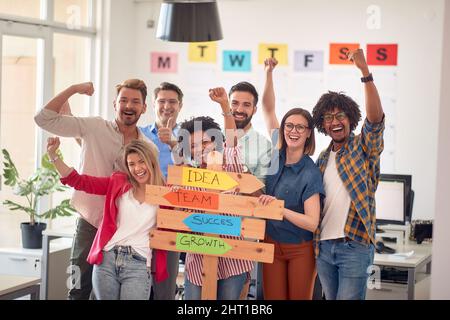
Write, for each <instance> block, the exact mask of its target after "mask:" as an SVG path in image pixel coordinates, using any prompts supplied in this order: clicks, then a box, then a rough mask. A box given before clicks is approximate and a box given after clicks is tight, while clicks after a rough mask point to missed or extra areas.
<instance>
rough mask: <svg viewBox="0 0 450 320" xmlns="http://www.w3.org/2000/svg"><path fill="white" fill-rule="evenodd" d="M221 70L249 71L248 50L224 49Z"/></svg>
mask: <svg viewBox="0 0 450 320" xmlns="http://www.w3.org/2000/svg"><path fill="white" fill-rule="evenodd" d="M223 71H241V72H250V71H251V52H250V51H224V52H223Z"/></svg>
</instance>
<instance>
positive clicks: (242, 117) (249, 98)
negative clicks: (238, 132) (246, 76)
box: [230, 91, 256, 130]
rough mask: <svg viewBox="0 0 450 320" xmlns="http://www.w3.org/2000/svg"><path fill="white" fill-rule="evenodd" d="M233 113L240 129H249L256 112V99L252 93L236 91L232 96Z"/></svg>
mask: <svg viewBox="0 0 450 320" xmlns="http://www.w3.org/2000/svg"><path fill="white" fill-rule="evenodd" d="M230 104H231V112H232V113H233V117H234V122H235V123H236V127H237V128H238V129H244V130H246V129H248V128H249V127H250V121H251V120H252V117H253V115H254V114H255V112H256V106H255V98H254V97H253V95H252V94H251V93H250V92H246V91H234V92H233V93H232V94H231V95H230Z"/></svg>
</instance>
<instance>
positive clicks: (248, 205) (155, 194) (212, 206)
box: [145, 185, 284, 220]
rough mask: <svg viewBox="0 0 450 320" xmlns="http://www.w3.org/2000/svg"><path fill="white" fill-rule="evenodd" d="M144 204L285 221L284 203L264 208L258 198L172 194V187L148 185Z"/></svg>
mask: <svg viewBox="0 0 450 320" xmlns="http://www.w3.org/2000/svg"><path fill="white" fill-rule="evenodd" d="M145 201H146V202H147V203H150V204H154V205H163V206H172V207H177V208H189V209H195V210H207V211H209V212H217V213H231V214H236V215H240V216H244V217H257V218H265V219H272V220H283V209H284V201H282V200H274V201H272V202H271V203H270V204H268V205H267V206H263V205H261V204H259V202H258V198H256V197H248V196H236V195H231V194H221V193H212V192H204V191H190V190H184V189H180V190H178V191H177V192H172V191H171V189H170V188H169V187H161V186H153V185H147V188H146V192H145Z"/></svg>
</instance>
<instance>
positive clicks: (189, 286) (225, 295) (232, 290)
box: [184, 272, 247, 300]
mask: <svg viewBox="0 0 450 320" xmlns="http://www.w3.org/2000/svg"><path fill="white" fill-rule="evenodd" d="M246 281H247V273H246V272H244V273H242V274H239V275H237V276H232V277H229V278H227V279H222V280H218V281H217V300H238V299H239V296H240V295H241V291H242V288H243V287H244V284H245V282H246ZM201 298H202V287H200V286H196V285H195V284H193V283H192V282H190V281H189V280H188V278H187V277H186V276H185V277H184V300H201Z"/></svg>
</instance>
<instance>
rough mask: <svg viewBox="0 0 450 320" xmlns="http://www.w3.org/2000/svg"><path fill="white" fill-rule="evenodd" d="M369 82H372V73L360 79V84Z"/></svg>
mask: <svg viewBox="0 0 450 320" xmlns="http://www.w3.org/2000/svg"><path fill="white" fill-rule="evenodd" d="M369 81H373V76H372V73H369V75H368V76H367V77H362V78H361V82H363V83H365V82H369Z"/></svg>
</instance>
